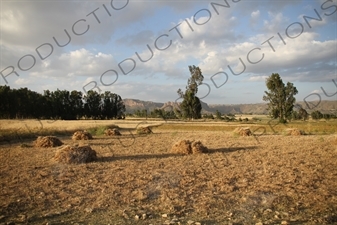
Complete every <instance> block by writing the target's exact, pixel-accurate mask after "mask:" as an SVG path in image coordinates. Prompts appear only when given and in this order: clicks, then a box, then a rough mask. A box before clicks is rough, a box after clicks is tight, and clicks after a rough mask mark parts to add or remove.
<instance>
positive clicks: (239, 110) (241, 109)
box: [124, 99, 337, 114]
mask: <svg viewBox="0 0 337 225" xmlns="http://www.w3.org/2000/svg"><path fill="white" fill-rule="evenodd" d="M124 104H125V107H126V112H127V113H133V112H134V111H135V110H143V109H146V110H147V111H148V112H150V111H153V110H154V109H165V110H172V109H173V108H175V107H177V103H175V102H166V103H160V102H152V101H142V100H138V99H124ZM296 104H297V105H299V106H301V107H302V108H304V109H305V110H307V111H308V112H309V113H310V112H312V111H314V110H319V111H321V112H322V113H337V101H321V102H307V103H306V102H297V103H296ZM201 105H202V113H203V114H204V113H215V111H216V110H218V111H219V112H221V113H222V114H228V113H232V114H267V113H268V111H267V104H266V103H255V104H228V105H226V104H207V103H205V102H201Z"/></svg>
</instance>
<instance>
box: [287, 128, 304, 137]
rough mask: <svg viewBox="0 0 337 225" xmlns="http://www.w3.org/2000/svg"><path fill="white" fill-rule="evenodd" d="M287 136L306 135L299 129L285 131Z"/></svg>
mask: <svg viewBox="0 0 337 225" xmlns="http://www.w3.org/2000/svg"><path fill="white" fill-rule="evenodd" d="M285 134H286V135H290V136H300V135H305V132H304V131H303V130H300V129H297V128H287V129H286V130H285Z"/></svg>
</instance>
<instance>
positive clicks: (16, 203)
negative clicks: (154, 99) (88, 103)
mask: <svg viewBox="0 0 337 225" xmlns="http://www.w3.org/2000/svg"><path fill="white" fill-rule="evenodd" d="M268 123H269V124H268ZM112 125H118V126H119V127H120V131H121V133H122V135H121V136H113V137H107V136H104V135H102V134H103V130H104V129H105V128H106V127H112ZM139 126H150V127H152V131H153V134H149V135H138V134H136V130H135V128H137V127H139ZM238 126H244V127H250V129H251V130H252V131H253V134H254V135H253V136H248V137H242V136H239V135H234V134H233V132H232V131H233V130H234V129H235V128H236V127H238ZM287 127H296V128H299V129H301V130H304V131H305V132H306V134H307V135H302V136H288V135H285V134H284V130H285V128H287ZM78 129H87V130H88V131H90V132H91V133H92V134H93V135H94V139H93V140H84V141H73V140H72V139H71V135H72V133H73V132H74V131H75V130H78ZM336 134H337V121H333V120H332V121H328V122H326V121H318V122H315V121H309V122H296V123H290V124H287V125H286V126H285V125H281V124H277V123H276V122H269V121H267V120H266V119H265V118H262V119H261V121H260V122H256V123H250V124H240V123H238V122H236V123H234V122H233V123H226V122H210V121H206V122H204V121H193V122H179V121H178V122H177V121H162V120H151V121H145V120H143V121H139V120H118V121H91V120H88V121H37V120H22V121H20V120H1V121H0V138H1V139H0V167H1V174H0V187H1V189H0V224H1V225H2V224H33V225H35V224H49V225H51V224H53V225H54V224H111V225H113V224H130V225H131V224H139V225H150V224H153V225H157V224H202V225H204V224H205V225H211V224H232V225H234V224H236V225H239V224H294V225H295V224H337V188H336V187H337V160H336V159H337V135H336ZM36 135H55V136H57V137H58V138H59V139H60V140H61V141H62V142H64V143H65V144H69V145H75V144H79V145H86V144H88V145H90V146H91V147H92V148H93V149H94V150H95V151H96V152H97V154H98V160H97V161H96V162H93V163H88V164H78V165H68V164H61V163H58V162H56V161H55V160H54V159H53V157H54V155H55V152H56V151H57V149H58V148H57V147H56V148H37V147H34V143H33V142H34V140H35V139H36ZM183 139H188V140H199V141H201V142H202V143H203V144H204V145H205V146H206V147H208V149H209V152H208V153H204V154H193V155H178V154H174V153H172V152H171V147H172V146H173V144H174V143H176V142H177V141H180V140H183Z"/></svg>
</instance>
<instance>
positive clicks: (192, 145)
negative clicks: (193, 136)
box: [171, 140, 208, 155]
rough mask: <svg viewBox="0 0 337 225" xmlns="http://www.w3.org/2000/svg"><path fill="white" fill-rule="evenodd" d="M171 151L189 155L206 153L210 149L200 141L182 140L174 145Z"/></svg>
mask: <svg viewBox="0 0 337 225" xmlns="http://www.w3.org/2000/svg"><path fill="white" fill-rule="evenodd" d="M171 152H173V153H177V154H185V155H189V154H198V153H206V152H208V149H207V148H206V147H205V146H204V145H203V144H202V143H201V142H200V141H189V140H181V141H179V142H177V143H175V144H174V145H173V146H172V148H171Z"/></svg>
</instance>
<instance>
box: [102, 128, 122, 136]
mask: <svg viewBox="0 0 337 225" xmlns="http://www.w3.org/2000/svg"><path fill="white" fill-rule="evenodd" d="M104 134H105V135H106V136H120V135H122V134H121V133H120V132H119V130H118V129H116V128H114V129H106V130H105V131H104Z"/></svg>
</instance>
